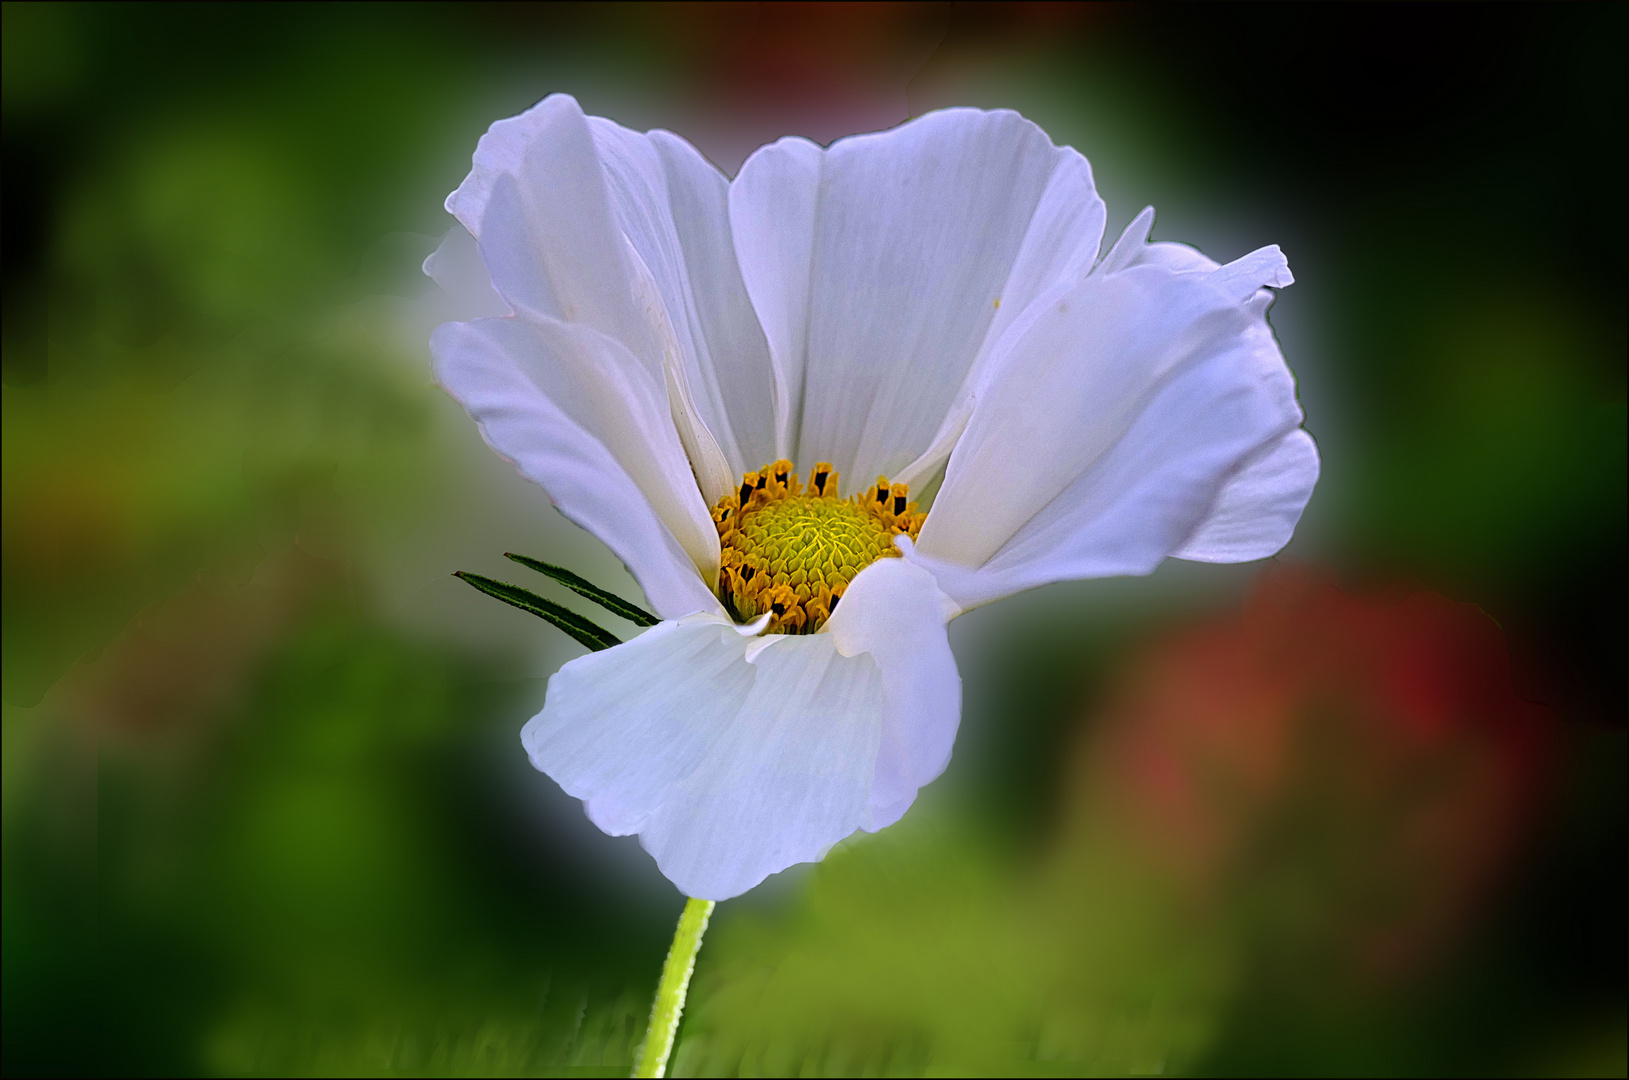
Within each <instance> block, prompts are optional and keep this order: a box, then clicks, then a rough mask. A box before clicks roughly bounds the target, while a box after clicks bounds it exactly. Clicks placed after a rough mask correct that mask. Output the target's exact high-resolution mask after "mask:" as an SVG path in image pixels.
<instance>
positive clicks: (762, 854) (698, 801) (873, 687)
mask: <svg viewBox="0 0 1629 1080" xmlns="http://www.w3.org/2000/svg"><path fill="white" fill-rule="evenodd" d="M736 641H737V642H739V643H740V644H741V646H742V647H744V646H745V644H746V643H745V642H744V641H743V639H741V638H739V637H738V638H736ZM743 662H745V661H744V660H743ZM750 666H751V667H753V668H754V669H755V671H756V677H755V681H754V683H753V686H752V689H751V690H750V691H749V692H748V694H747V697H746V700H745V701H744V702H742V704H741V707H740V709H739V710H738V711H737V712H736V714H735V718H734V721H733V723H731V724H730V726H729V728H728V729H727V730H726V731H725V732H724V734H723V735H722V736H721V737H720V738H719V740H718V742H717V743H716V744H715V746H714V747H713V752H712V753H711V754H710V755H708V758H707V760H706V761H705V762H704V763H703V764H702V765H701V767H700V768H698V769H697V770H696V771H695V772H694V773H692V774H691V775H690V776H689V777H687V778H686V779H685V780H683V781H681V782H680V783H678V784H676V785H675V786H674V787H673V788H672V789H670V791H669V793H668V796H667V798H666V799H665V800H664V802H663V803H662V806H661V807H660V808H659V809H658V810H657V811H656V812H655V813H654V814H653V815H652V816H651V820H650V824H649V825H648V827H646V828H645V829H643V830H641V832H640V836H639V840H640V843H641V844H643V845H644V847H645V850H646V851H649V852H650V853H651V855H652V856H654V857H655V859H656V864H657V865H658V866H660V867H661V868H662V873H664V874H666V875H667V877H668V879H669V880H670V881H672V882H673V883H674V884H675V885H677V886H679V888H680V889H682V890H684V892H685V893H687V894H688V895H690V896H697V897H701V898H703V899H708V900H723V899H727V898H728V897H731V896H736V895H739V894H740V893H743V892H746V891H747V890H748V889H750V888H752V887H753V886H754V885H756V884H758V883H759V882H760V881H762V880H763V879H764V878H766V877H768V876H769V875H770V874H773V873H777V872H779V871H781V870H784V869H786V868H787V867H788V866H792V865H793V864H795V863H800V862H812V861H814V860H816V859H819V858H820V857H821V856H823V855H824V854H825V853H826V851H827V849H829V848H830V847H831V846H832V845H833V844H835V843H836V842H837V841H839V840H841V839H843V838H844V837H845V836H848V835H849V834H851V833H853V832H854V831H855V830H856V829H858V828H859V827H860V826H861V825H862V824H863V823H864V821H865V811H866V804H867V800H868V798H869V796H870V791H871V780H872V776H873V774H874V773H875V771H876V761H877V746H878V742H879V739H880V737H881V734H882V722H881V721H882V715H883V711H884V708H885V705H884V698H883V687H882V673H881V672H880V671H878V670H877V665H876V663H875V662H874V661H873V660H872V659H871V657H870V656H866V655H860V656H854V657H845V656H842V655H841V654H839V653H838V651H837V646H836V643H835V641H834V640H833V639H832V638H831V636H830V635H827V634H814V635H811V636H809V637H786V636H781V637H780V640H779V641H776V642H775V643H774V644H773V645H772V646H770V647H767V648H763V649H762V650H761V651H759V652H758V654H757V656H756V657H755V658H754V659H753V661H752V663H751V665H750ZM704 700H705V699H696V700H694V701H693V702H692V706H693V707H694V708H703V707H705V705H704Z"/></svg>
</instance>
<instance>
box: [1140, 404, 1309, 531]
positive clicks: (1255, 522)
mask: <svg viewBox="0 0 1629 1080" xmlns="http://www.w3.org/2000/svg"><path fill="white" fill-rule="evenodd" d="M1317 482H1318V448H1317V446H1316V445H1314V443H1313V441H1312V436H1310V435H1308V434H1307V433H1306V432H1304V431H1302V430H1301V429H1300V428H1297V429H1296V430H1294V431H1292V432H1290V433H1289V434H1288V435H1285V436H1284V437H1283V438H1281V439H1279V440H1278V441H1277V442H1275V443H1273V444H1271V445H1270V446H1268V447H1267V448H1266V450H1265V451H1263V452H1261V453H1259V455H1258V456H1257V457H1256V458H1255V459H1254V460H1253V461H1251V462H1250V463H1249V464H1247V465H1245V466H1244V467H1243V468H1242V469H1240V470H1239V471H1238V472H1236V473H1234V474H1233V476H1231V477H1230V478H1229V479H1228V480H1227V482H1226V483H1224V484H1223V485H1222V489H1221V491H1219V492H1218V493H1217V495H1216V501H1215V503H1214V504H1213V505H1212V507H1211V510H1210V513H1209V515H1208V516H1207V517H1206V518H1205V520H1204V521H1203V522H1201V523H1200V525H1199V528H1198V529H1197V530H1195V532H1194V534H1193V536H1191V537H1189V538H1188V542H1187V543H1185V544H1183V545H1182V547H1181V548H1179V549H1177V550H1176V551H1174V552H1172V554H1173V555H1175V556H1176V557H1177V558H1179V559H1193V560H1195V561H1197V562H1217V563H1230V562H1248V561H1250V560H1251V559H1265V558H1266V557H1267V556H1269V555H1273V554H1275V553H1277V552H1278V551H1279V549H1281V548H1282V547H1283V546H1284V545H1285V544H1287V543H1289V542H1290V535H1291V534H1292V533H1294V532H1295V524H1296V522H1298V521H1300V520H1301V511H1302V509H1303V508H1305V507H1306V505H1307V500H1308V499H1310V498H1311V497H1312V488H1313V485H1314V484H1316V483H1317Z"/></svg>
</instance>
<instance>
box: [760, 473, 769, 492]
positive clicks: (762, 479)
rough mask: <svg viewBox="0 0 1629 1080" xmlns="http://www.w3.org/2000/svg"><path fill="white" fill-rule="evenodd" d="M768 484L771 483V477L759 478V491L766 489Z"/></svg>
mask: <svg viewBox="0 0 1629 1080" xmlns="http://www.w3.org/2000/svg"><path fill="white" fill-rule="evenodd" d="M767 483H769V477H767V476H760V477H758V484H757V487H758V490H759V491H762V490H763V489H764V485H765V484H767Z"/></svg>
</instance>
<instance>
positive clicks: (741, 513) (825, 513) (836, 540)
mask: <svg viewBox="0 0 1629 1080" xmlns="http://www.w3.org/2000/svg"><path fill="white" fill-rule="evenodd" d="M926 517H927V515H926V514H919V513H917V510H916V504H915V503H913V502H911V501H910V490H909V489H908V488H907V487H906V486H905V485H904V484H890V483H889V482H888V478H887V477H886V476H879V477H877V482H876V483H875V484H873V485H871V486H870V487H868V488H866V489H865V490H864V491H861V492H860V493H859V494H857V495H855V496H853V497H851V498H847V499H840V498H838V497H837V473H836V471H835V470H834V469H832V467H831V465H830V464H829V463H828V462H824V461H822V462H820V463H819V464H817V465H815V467H814V471H813V472H812V473H810V474H809V483H808V485H807V486H805V485H804V484H802V483H801V482H799V480H798V474H797V473H796V472H794V471H793V470H792V463H791V462H790V461H786V460H781V461H777V462H775V463H774V464H772V465H766V466H764V467H763V468H762V469H759V470H758V471H757V472H749V473H747V474H746V475H745V476H743V477H742V478H741V487H740V490H739V491H738V492H737V493H736V494H734V495H726V496H725V497H724V498H722V499H720V500H719V501H718V505H717V506H715V507H713V524H714V525H716V526H717V527H718V539H719V544H720V546H721V548H722V558H721V562H722V566H721V569H720V571H719V575H718V595H719V598H720V599H721V600H723V601H724V604H725V606H726V607H727V608H729V609H730V612H731V614H733V615H734V616H735V617H736V618H737V619H740V620H741V621H742V622H751V621H752V620H753V619H756V618H758V617H759V616H761V615H763V614H764V613H766V612H768V613H770V614H771V615H772V616H773V617H772V618H771V619H770V621H769V633H772V634H811V633H813V632H814V631H816V630H818V629H820V627H821V625H822V624H823V623H824V622H825V621H826V620H827V619H828V618H830V617H831V613H832V609H834V608H835V607H837V601H838V600H839V599H841V598H842V595H843V591H844V590H845V589H847V588H848V583H849V582H851V581H853V580H854V575H856V574H858V573H859V572H860V571H861V570H863V569H865V568H866V567H867V566H869V565H871V564H872V563H874V562H876V561H877V560H878V559H886V558H891V557H897V556H898V555H899V550H898V549H897V548H895V547H894V537H896V536H909V537H911V538H912V539H915V538H916V534H917V532H918V531H920V530H921V528H922V522H923V520H924V519H925V518H926Z"/></svg>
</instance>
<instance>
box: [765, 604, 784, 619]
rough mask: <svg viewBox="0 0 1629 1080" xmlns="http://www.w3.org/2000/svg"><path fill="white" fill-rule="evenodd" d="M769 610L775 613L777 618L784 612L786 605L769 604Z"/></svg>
mask: <svg viewBox="0 0 1629 1080" xmlns="http://www.w3.org/2000/svg"><path fill="white" fill-rule="evenodd" d="M769 610H770V611H773V612H774V613H775V617H776V618H777V619H778V618H780V617H781V616H782V615H785V614H786V605H785V604H770V605H769Z"/></svg>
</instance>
